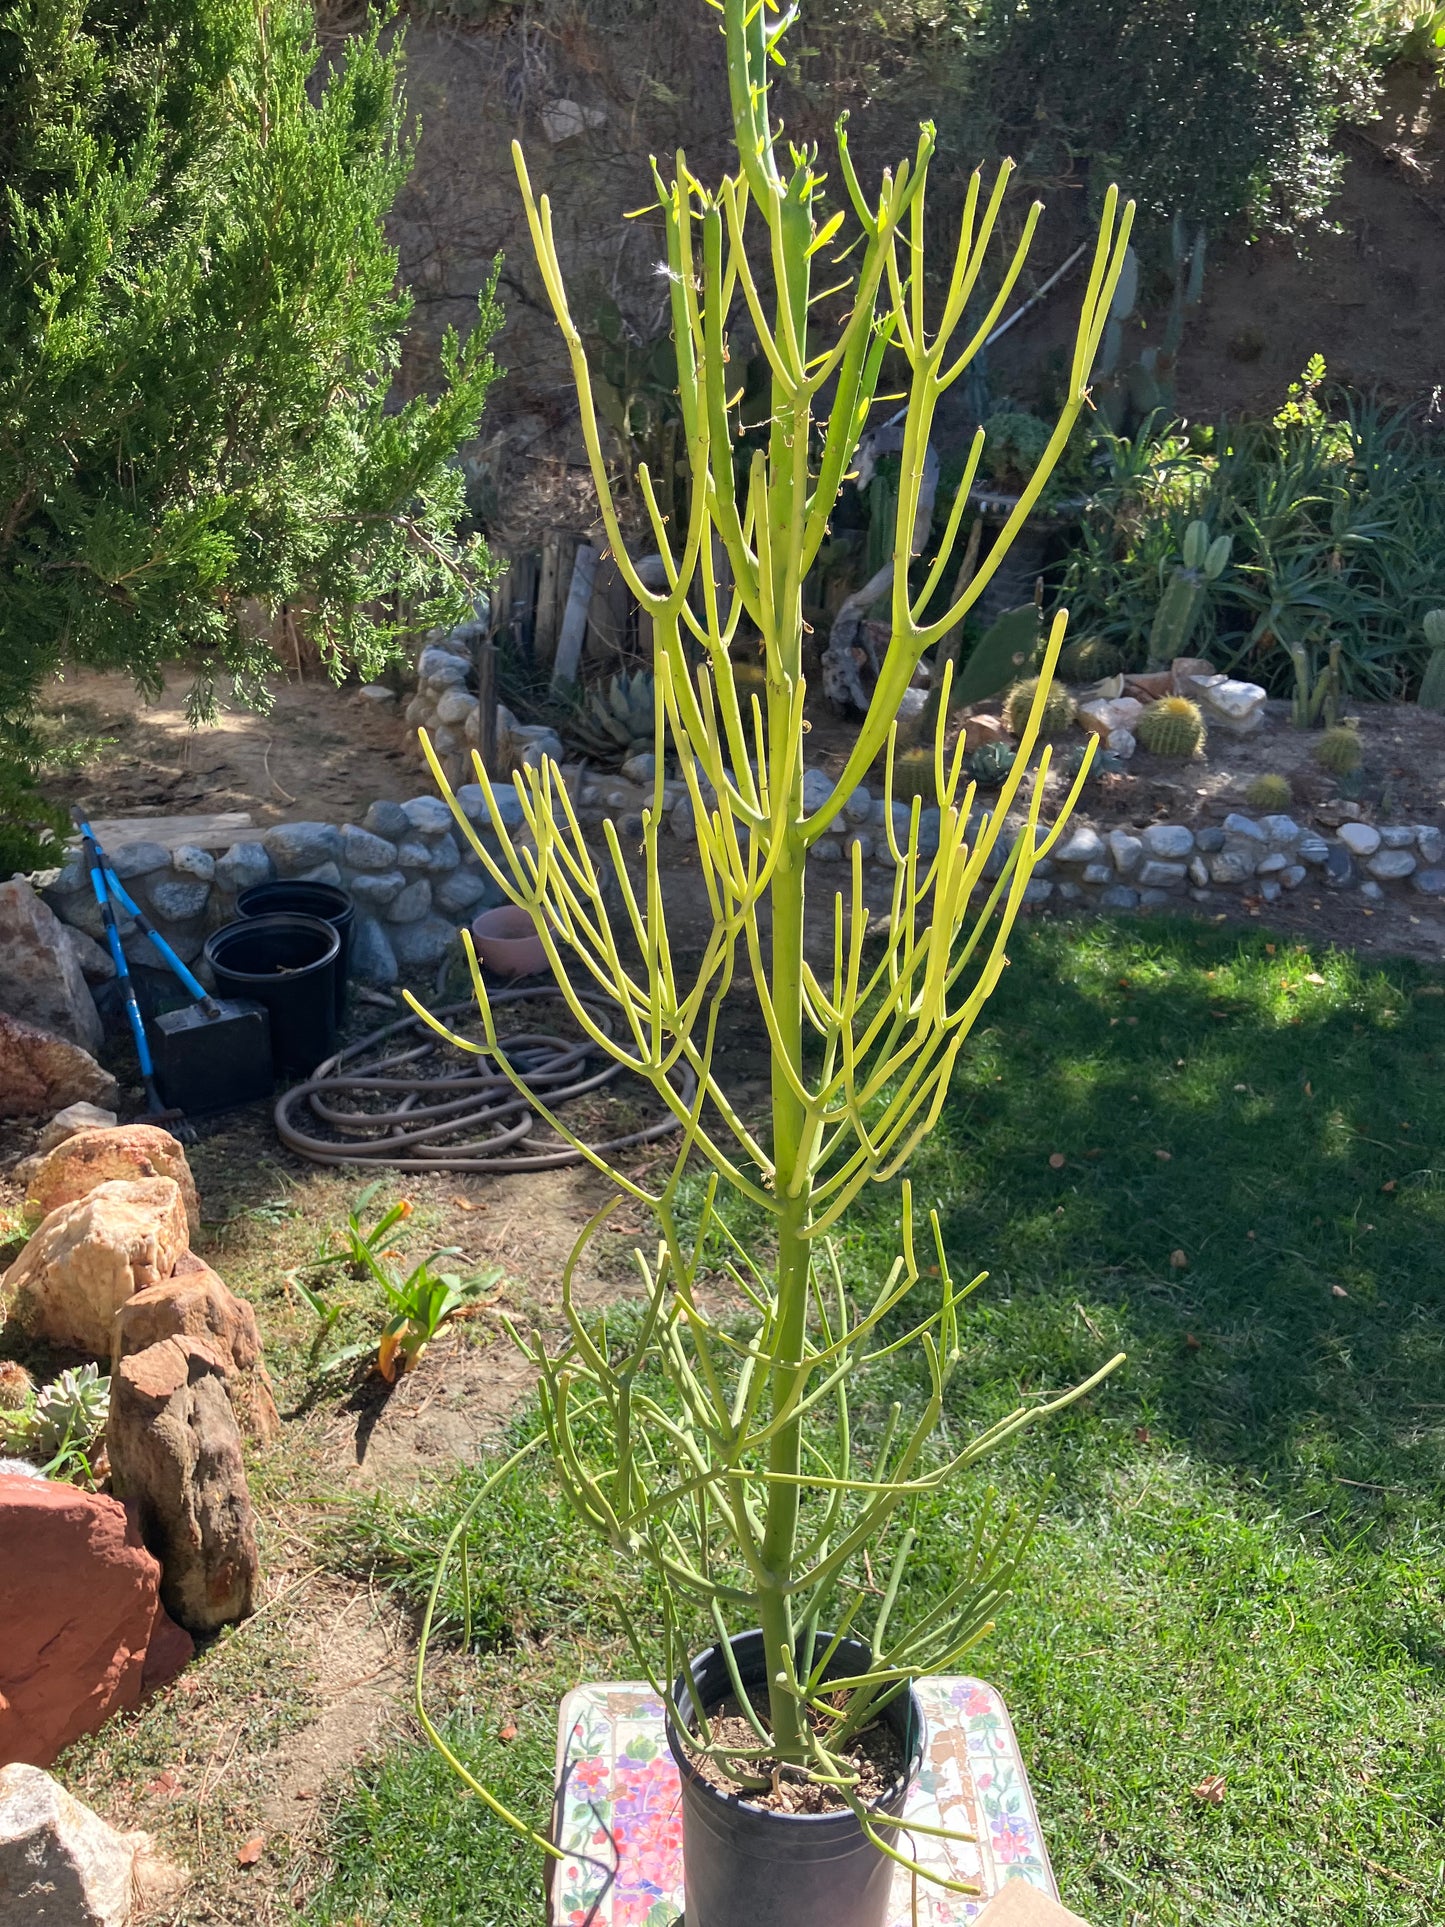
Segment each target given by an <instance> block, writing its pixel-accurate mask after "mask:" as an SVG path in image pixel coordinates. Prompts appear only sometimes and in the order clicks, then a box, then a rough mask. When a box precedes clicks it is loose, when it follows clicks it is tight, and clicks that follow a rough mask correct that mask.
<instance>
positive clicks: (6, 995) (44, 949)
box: [0, 877, 105, 1051]
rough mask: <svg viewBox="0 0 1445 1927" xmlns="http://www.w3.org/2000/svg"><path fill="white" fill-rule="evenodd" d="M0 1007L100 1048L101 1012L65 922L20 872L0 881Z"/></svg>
mask: <svg viewBox="0 0 1445 1927" xmlns="http://www.w3.org/2000/svg"><path fill="white" fill-rule="evenodd" d="M0 1008H4V1009H5V1010H7V1011H9V1013H10V1015H11V1016H12V1017H21V1018H23V1019H24V1020H25V1022H26V1023H30V1024H40V1025H43V1026H44V1028H45V1029H46V1030H52V1031H54V1032H55V1033H56V1035H57V1036H60V1037H65V1038H68V1039H69V1041H70V1042H71V1043H72V1044H79V1045H80V1047H81V1049H82V1050H87V1051H98V1050H99V1049H100V1046H101V1043H102V1041H103V1039H104V1036H105V1032H104V1030H103V1029H102V1027H101V1022H100V1013H99V1011H98V1010H97V1009H96V1007H95V999H94V998H93V997H92V996H91V994H90V987H89V985H88V984H87V983H86V981H85V973H84V972H83V971H82V969H81V967H80V963H79V961H78V959H77V958H76V955H75V952H74V951H73V950H72V948H71V946H70V945H69V944H68V943H67V942H66V940H65V927H64V925H63V924H62V923H61V921H60V919H59V917H57V916H56V914H55V912H54V911H53V910H52V909H51V907H50V905H49V904H48V903H42V902H41V900H40V898H39V897H38V896H36V894H35V892H34V891H33V890H32V889H31V887H30V885H29V884H28V883H27V882H26V880H25V878H24V877H11V879H10V881H9V882H8V883H0Z"/></svg>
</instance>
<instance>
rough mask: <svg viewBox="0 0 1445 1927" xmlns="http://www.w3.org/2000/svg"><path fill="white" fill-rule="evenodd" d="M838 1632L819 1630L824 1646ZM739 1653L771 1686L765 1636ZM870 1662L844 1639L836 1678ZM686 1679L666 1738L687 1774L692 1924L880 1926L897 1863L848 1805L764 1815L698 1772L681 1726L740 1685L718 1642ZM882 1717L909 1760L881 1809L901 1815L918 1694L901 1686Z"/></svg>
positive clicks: (686, 1867)
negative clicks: (824, 1810) (698, 1707)
mask: <svg viewBox="0 0 1445 1927" xmlns="http://www.w3.org/2000/svg"><path fill="white" fill-rule="evenodd" d="M830 1637H831V1635H830V1634H827V1633H822V1634H820V1635H819V1643H820V1645H826V1644H827V1643H828V1640H829V1639H830ZM732 1649H733V1654H734V1656H735V1658H736V1660H737V1665H738V1672H739V1674H740V1675H741V1678H742V1681H743V1684H744V1685H745V1686H761V1685H763V1684H764V1682H765V1680H766V1677H767V1667H766V1664H765V1662H764V1657H763V1636H762V1634H761V1633H760V1632H750V1633H740V1634H739V1635H738V1636H737V1637H736V1638H735V1639H734V1640H733V1641H732ZM869 1660H870V1653H869V1649H868V1648H867V1647H866V1646H864V1645H862V1644H861V1643H860V1642H859V1641H857V1640H853V1639H845V1640H843V1641H842V1642H841V1643H840V1645H839V1647H838V1650H837V1652H836V1653H835V1654H834V1655H833V1658H832V1660H831V1661H830V1663H829V1666H828V1676H829V1677H832V1678H844V1677H846V1676H848V1675H850V1674H856V1673H861V1672H865V1671H866V1670H867V1667H868V1664H869ZM690 1675H691V1676H690V1678H689V1677H688V1676H685V1675H684V1676H679V1678H678V1679H677V1681H676V1682H675V1683H674V1686H673V1689H672V1704H671V1705H669V1707H668V1709H667V1743H668V1745H669V1747H670V1748H671V1749H672V1756H673V1758H674V1759H675V1760H676V1761H677V1765H678V1771H679V1773H680V1774H681V1776H682V1858H683V1874H684V1882H685V1886H686V1893H687V1903H686V1920H687V1927H882V1924H883V1922H884V1920H885V1918H886V1916H887V1912H888V1895H889V1890H890V1889H891V1887H892V1885H893V1866H894V1863H893V1862H892V1861H891V1860H889V1859H888V1858H887V1856H886V1855H884V1854H881V1853H880V1852H879V1851H878V1849H877V1848H876V1847H875V1846H874V1845H873V1843H872V1841H871V1840H870V1839H869V1838H868V1836H867V1834H865V1833H864V1831H863V1829H862V1827H861V1825H860V1824H859V1822H858V1821H857V1819H855V1817H854V1816H853V1814H852V1813H851V1812H849V1811H848V1810H847V1809H846V1808H845V1809H843V1810H842V1811H840V1812H836V1813H768V1812H765V1811H764V1810H763V1809H762V1808H759V1807H754V1806H749V1805H747V1803H746V1802H745V1801H743V1800H742V1799H740V1798H739V1797H738V1795H737V1794H730V1795H729V1794H724V1793H721V1792H720V1791H719V1790H718V1789H717V1788H716V1787H714V1786H711V1785H709V1784H708V1782H707V1781H706V1780H705V1779H704V1778H703V1777H702V1775H701V1774H700V1773H699V1772H698V1771H697V1769H696V1767H695V1766H694V1765H693V1764H692V1762H691V1760H690V1759H689V1757H688V1752H687V1748H686V1746H685V1745H684V1744H683V1741H682V1737H681V1733H680V1731H679V1728H680V1727H688V1728H691V1726H692V1724H693V1706H694V1704H695V1702H700V1703H701V1705H702V1707H703V1709H704V1710H705V1711H707V1710H710V1709H711V1708H713V1707H715V1706H718V1705H720V1704H721V1703H722V1701H723V1700H725V1699H726V1698H727V1697H728V1695H729V1694H730V1693H731V1692H732V1680H731V1678H730V1676H729V1673H728V1668H727V1660H726V1658H725V1657H724V1654H723V1651H722V1648H721V1647H719V1646H710V1647H709V1648H708V1649H707V1651H706V1652H705V1653H702V1654H700V1655H699V1657H698V1658H697V1659H695V1660H694V1661H693V1662H692V1666H691V1668H690ZM881 1718H883V1719H884V1720H886V1721H887V1723H888V1724H889V1725H890V1726H891V1727H892V1728H893V1730H894V1731H895V1732H896V1733H897V1735H898V1737H899V1739H900V1741H901V1742H902V1745H903V1757H904V1761H905V1766H904V1771H903V1773H902V1776H901V1777H900V1779H899V1782H898V1785H897V1786H896V1787H894V1788H892V1789H890V1791H889V1792H888V1794H887V1795H886V1796H885V1797H884V1798H883V1799H881V1800H880V1801H878V1803H877V1804H876V1806H875V1807H874V1808H873V1811H874V1812H875V1813H876V1814H878V1815H879V1816H880V1817H882V1816H884V1815H892V1816H894V1817H896V1816H898V1815H899V1814H901V1813H902V1811H903V1802H904V1800H905V1799H906V1797H907V1794H908V1789H909V1787H910V1786H911V1785H912V1783H913V1780H914V1778H915V1777H916V1776H917V1773H918V1771H919V1768H920V1766H921V1765H922V1762H923V1742H924V1718H923V1708H922V1706H921V1705H920V1704H919V1701H918V1697H917V1695H916V1694H915V1693H913V1692H912V1691H909V1692H906V1693H900V1694H899V1695H898V1697H897V1698H896V1699H895V1700H893V1701H892V1702H891V1703H890V1704H889V1705H888V1706H887V1707H886V1708H885V1709H884V1711H883V1713H882V1715H881Z"/></svg>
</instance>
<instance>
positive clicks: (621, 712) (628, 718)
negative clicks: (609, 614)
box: [564, 669, 657, 768]
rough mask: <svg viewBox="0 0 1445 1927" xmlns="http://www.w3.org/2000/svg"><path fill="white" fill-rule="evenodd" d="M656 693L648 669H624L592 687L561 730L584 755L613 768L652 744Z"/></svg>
mask: <svg viewBox="0 0 1445 1927" xmlns="http://www.w3.org/2000/svg"><path fill="white" fill-rule="evenodd" d="M656 713H657V692H656V688H655V686H654V684H653V680H652V674H651V671H650V670H646V669H639V670H637V671H635V672H634V673H633V674H632V675H630V676H629V675H628V674H627V672H626V671H625V670H624V671H623V672H622V674H621V675H620V676H614V677H613V678H612V680H611V682H609V683H608V684H607V686H606V687H605V688H603V687H601V686H595V687H594V688H592V689H590V690H589V691H588V692H587V700H586V702H585V703H584V704H583V705H582V707H581V709H580V710H579V711H578V712H577V714H576V715H575V716H573V717H570V718H569V719H568V722H567V724H566V726H565V731H564V733H565V734H566V735H567V736H568V737H570V738H571V740H572V741H573V742H574V743H575V744H576V745H577V747H578V748H579V749H580V750H582V751H583V752H584V753H585V754H587V755H589V756H592V757H595V758H596V760H597V761H598V762H601V763H607V764H608V765H610V766H611V767H613V768H616V767H617V765H618V764H620V763H624V762H626V760H627V758H628V757H629V756H636V755H638V754H640V753H642V752H643V751H646V750H650V749H651V748H652V746H653V734H654V717H655V716H656Z"/></svg>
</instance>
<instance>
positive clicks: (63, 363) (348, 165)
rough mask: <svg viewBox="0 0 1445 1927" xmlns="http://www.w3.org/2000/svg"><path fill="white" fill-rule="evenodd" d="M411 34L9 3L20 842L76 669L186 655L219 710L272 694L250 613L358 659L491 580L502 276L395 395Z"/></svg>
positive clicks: (2, 259) (156, 669) (13, 619)
mask: <svg viewBox="0 0 1445 1927" xmlns="http://www.w3.org/2000/svg"><path fill="white" fill-rule="evenodd" d="M402 58H403V38H402V36H401V35H400V34H396V35H394V36H393V34H392V32H391V30H390V29H389V28H386V27H385V25H384V22H383V20H382V18H381V15H380V13H379V12H378V13H377V15H376V16H375V17H374V18H373V19H372V21H371V22H370V24H369V25H368V26H366V27H365V28H364V29H363V31H361V32H360V33H359V34H356V35H353V36H351V37H350V38H348V39H347V40H346V41H345V42H344V43H343V44H339V45H333V46H330V47H329V48H328V49H327V51H326V53H325V54H323V52H322V49H321V46H320V43H319V42H318V39H317V36H316V31H315V23H314V20H313V16H312V11H311V8H310V6H309V5H307V4H305V3H304V0H270V4H268V5H266V6H264V7H256V6H247V5H238V4H236V0H147V4H145V5H144V6H138V5H134V4H124V5H122V6H120V7H118V8H117V7H103V6H100V5H97V4H95V0H31V4H28V5H24V6H11V7H7V8H6V9H5V10H4V15H3V19H0V120H3V124H4V126H5V199H4V204H3V207H0V414H3V417H4V419H5V422H6V430H5V433H4V436H3V437H0V501H3V502H4V504H5V513H4V516H3V518H0V628H3V630H4V633H5V636H6V644H5V647H4V649H3V650H0V717H3V718H4V719H5V721H4V724H3V725H0V765H3V767H4V770H5V771H6V772H8V773H5V774H0V820H3V821H5V822H6V823H7V824H9V825H10V829H9V831H8V833H7V836H8V838H11V839H13V838H14V837H15V835H16V832H17V831H19V830H20V829H22V828H25V829H28V830H33V831H34V832H36V833H37V835H38V838H39V842H43V841H44V834H43V833H44V831H45V829H46V814H45V811H44V809H43V807H42V806H41V805H40V804H39V803H38V802H37V801H36V800H35V796H34V790H33V785H32V786H31V787H30V788H29V790H28V791H27V788H26V785H27V779H28V777H29V776H30V775H31V774H32V773H33V771H34V769H35V766H36V753H37V741H36V737H35V733H34V728H33V723H34V715H35V705H36V698H37V693H38V691H39V689H40V686H41V684H42V682H43V681H44V679H45V678H46V677H47V676H49V675H51V674H53V673H54V672H56V671H57V670H59V669H60V668H62V667H63V665H64V664H65V663H66V662H79V663H85V664H90V665H94V666H97V667H101V668H108V669H121V670H124V671H126V672H127V673H129V674H130V675H132V676H134V678H135V679H136V681H137V683H138V685H139V686H140V687H141V688H142V689H144V690H146V691H147V692H155V691H156V690H158V689H159V688H160V687H161V685H162V682H163V678H164V674H165V668H166V665H167V663H168V662H171V661H174V660H175V659H176V658H178V657H179V658H181V659H183V660H185V661H188V663H189V667H190V672H191V674H192V676H193V678H194V680H193V684H192V688H191V694H190V699H189V701H190V706H191V709H192V711H193V714H194V715H195V716H196V718H197V719H200V718H203V717H205V716H207V715H209V714H210V713H211V712H212V709H213V706H214V701H215V693H214V692H215V686H216V683H217V681H218V680H221V679H229V683H230V686H231V689H232V691H233V693H234V695H235V697H236V699H237V700H239V701H241V702H243V703H250V704H252V705H255V706H257V707H261V708H264V707H265V706H266V704H267V702H268V700H269V698H268V695H267V684H266V679H267V676H268V674H270V673H271V672H272V671H274V670H275V668H276V659H275V656H274V655H273V653H272V651H271V648H270V645H269V642H268V641H267V639H266V625H265V624H264V623H263V624H262V625H260V626H259V628H258V626H257V625H256V624H254V623H243V622H242V621H240V620H239V619H238V611H239V610H241V609H242V608H251V607H253V606H254V605H255V604H260V605H261V606H262V608H264V609H265V610H266V611H267V612H274V611H277V610H279V607H280V605H281V604H282V602H283V601H284V602H285V603H286V604H287V607H288V610H289V612H290V614H291V616H292V618H293V619H294V620H296V621H298V622H300V623H301V624H302V625H303V627H304V628H305V629H306V631H307V632H308V634H309V636H310V637H311V639H312V640H313V641H314V642H315V644H316V646H317V648H318V649H319V651H320V653H321V655H322V658H323V660H324V661H325V662H326V664H327V666H328V667H329V668H330V669H332V670H333V671H334V672H335V673H337V674H340V673H341V672H342V670H343V669H345V668H346V667H348V666H349V665H351V664H352V663H356V664H359V665H360V666H361V667H362V668H363V669H365V670H366V671H367V672H368V673H371V672H374V671H375V670H376V669H377V668H379V666H380V665H381V663H382V662H383V661H384V660H385V659H386V658H387V656H388V655H389V654H394V653H395V652H396V648H397V644H398V639H399V636H400V635H401V634H402V633H406V632H409V631H410V630H411V628H412V627H413V626H415V627H416V628H417V629H425V628H426V627H428V626H429V625H430V624H432V623H434V622H440V621H456V620H458V619H459V618H460V617H461V616H462V615H463V614H465V613H466V612H467V611H468V610H469V608H470V606H471V596H472V594H473V593H474V591H475V589H476V587H477V586H478V584H479V583H480V582H481V581H482V580H484V579H485V576H486V573H487V570H488V568H489V566H490V565H489V563H488V560H487V557H486V553H485V550H484V549H483V548H482V546H481V545H480V543H479V541H478V540H477V539H476V538H474V537H472V536H470V535H468V534H467V533H466V530H465V492H464V477H463V475H462V472H461V469H460V468H459V467H458V466H457V465H456V463H455V461H454V459H453V458H454V455H455V451H456V449H457V447H458V444H459V443H460V442H461V440H462V439H463V438H465V437H466V436H468V435H470V434H472V433H473V432H474V431H475V427H476V423H477V419H478V417H479V415H480V413H481V409H482V405H483V400H484V397H485V395H486V391H487V387H488V385H489V383H490V381H491V379H492V373H493V369H492V362H491V358H490V355H489V353H488V349H487V343H488V340H489V338H490V336H491V334H492V333H493V331H494V329H495V328H496V326H497V325H498V323H499V320H500V315H499V313H498V311H497V309H496V307H495V305H494V303H493V302H492V299H491V294H490V288H488V289H487V290H485V291H484V293H483V295H482V298H481V301H480V304H479V308H478V316H477V325H476V326H475V327H474V328H473V329H472V331H471V333H470V334H469V335H468V336H467V337H466V339H464V340H463V339H459V338H457V337H456V336H454V335H448V336H447V337H446V339H445V341H444V343H443V345H442V349H441V356H440V363H441V365H440V369H439V371H438V374H437V378H436V379H435V380H434V381H433V382H431V383H429V387H430V389H431V397H430V398H427V397H419V398H417V399H414V400H411V401H408V402H406V403H405V404H404V405H403V406H401V407H399V408H397V407H394V406H392V402H391V385H392V377H393V374H394V371H395V368H396V363H397V359H398V354H399V349H400V343H401V341H402V339H403V336H404V334H405V332H406V327H407V322H408V317H409V312H410V301H409V298H408V297H407V295H406V293H405V292H404V291H403V290H401V289H400V288H399V287H398V285H397V255H396V251H395V249H394V248H393V246H392V245H391V243H390V242H389V240H388V239H387V235H386V231H385V223H386V220H387V218H388V216H389V214H390V211H391V208H392V206H393V203H394V202H395V200H396V197H397V195H398V193H399V192H400V190H401V187H402V185H403V183H404V182H405V180H406V178H407V175H408V173H409V172H410V168H411V159H412V149H411V140H410V134H409V131H408V127H407V116H406V109H405V103H404V99H403V94H402V87H401V62H402ZM30 847H31V848H32V849H33V850H36V851H37V853H39V849H38V843H37V837H36V836H32V837H31V838H30ZM22 855H23V851H22ZM6 857H7V863H8V861H13V860H14V849H13V843H12V842H11V841H9V840H7V842H6Z"/></svg>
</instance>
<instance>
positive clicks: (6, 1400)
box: [0, 1358, 35, 1412]
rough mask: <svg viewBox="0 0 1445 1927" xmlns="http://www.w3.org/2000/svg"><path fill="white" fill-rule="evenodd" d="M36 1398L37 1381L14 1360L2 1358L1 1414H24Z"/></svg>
mask: <svg viewBox="0 0 1445 1927" xmlns="http://www.w3.org/2000/svg"><path fill="white" fill-rule="evenodd" d="M34 1398H35V1380H34V1379H33V1378H32V1377H31V1376H30V1374H29V1372H27V1371H26V1369H25V1367H24V1366H23V1365H17V1364H16V1363H15V1360H14V1359H13V1358H0V1412H23V1411H24V1410H25V1408H26V1407H27V1406H28V1405H30V1404H31V1403H32V1402H33V1401H34Z"/></svg>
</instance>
